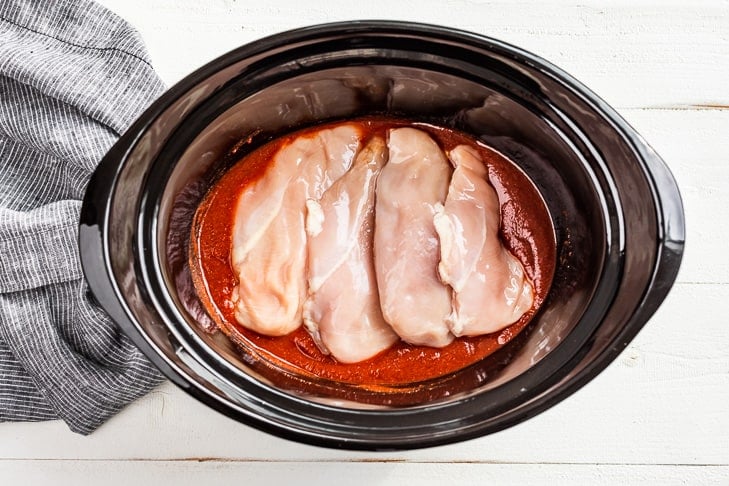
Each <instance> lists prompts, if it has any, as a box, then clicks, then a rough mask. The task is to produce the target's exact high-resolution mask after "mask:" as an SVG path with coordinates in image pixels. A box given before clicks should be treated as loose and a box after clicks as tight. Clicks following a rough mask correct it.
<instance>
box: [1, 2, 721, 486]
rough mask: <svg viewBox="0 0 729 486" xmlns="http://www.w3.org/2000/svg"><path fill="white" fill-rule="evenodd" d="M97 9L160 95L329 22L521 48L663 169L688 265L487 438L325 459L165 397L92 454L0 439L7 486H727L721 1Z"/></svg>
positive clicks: (94, 438) (114, 428)
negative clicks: (562, 394) (585, 372)
mask: <svg viewBox="0 0 729 486" xmlns="http://www.w3.org/2000/svg"><path fill="white" fill-rule="evenodd" d="M101 3H102V4H104V5H106V6H107V7H109V8H110V9H111V10H113V11H115V12H117V13H118V14H119V15H121V16H122V17H124V18H126V19H127V20H129V21H130V22H131V23H132V24H133V25H134V26H136V27H137V28H138V29H139V30H140V32H141V33H142V36H143V37H144V39H145V41H146V42H147V45H148V48H149V50H150V53H151V56H152V58H153V63H154V65H155V66H156V68H157V69H158V71H159V73H160V75H161V76H162V77H163V79H164V80H165V81H166V82H167V83H169V84H172V83H174V82H175V81H177V80H178V79H180V78H181V77H182V76H184V75H185V74H187V73H188V72H190V71H191V70H193V69H195V68H196V67H198V66H199V65H201V64H203V63H205V62H207V61H209V60H211V59H212V58H214V57H215V56H217V55H220V54H222V53H224V52H226V51H227V50H229V49H232V48H234V47H236V46H238V45H240V44H242V43H245V42H249V41H252V40H255V39H257V38H260V37H262V36H264V35H268V34H273V33H275V32H279V31H281V30H285V29H288V28H293V27H297V26H302V25H308V24H315V23H321V22H327V21H334V20H346V19H355V18H389V19H401V20H417V21H424V22H431V23H440V24H445V25H450V26H454V27H461V28H464V29H468V30H472V31H476V32H480V33H484V34H487V35H491V36H494V37H497V38H500V39H502V40H505V41H508V42H511V43H514V44H517V45H519V46H521V47H524V48H526V49H528V50H531V51H533V52H535V53H538V54H540V55H542V56H544V57H545V58H547V59H548V60H550V61H552V62H554V63H555V64H557V65H559V66H560V67H562V68H564V69H566V70H567V71H568V72H570V73H571V74H573V75H575V76H576V77H577V78H578V79H580V80H581V81H583V82H584V83H585V84H587V85H588V86H589V87H590V88H592V89H593V90H594V91H595V92H597V93H598V94H600V95H601V96H602V97H603V98H605V99H606V100H607V101H608V102H610V103H611V104H613V106H615V107H616V108H618V110H619V111H620V112H621V113H622V114H623V116H624V117H625V118H626V119H627V120H628V121H629V122H630V123H631V124H633V125H634V126H635V127H636V128H637V129H638V131H639V132H640V133H641V134H643V136H644V137H645V138H646V139H647V140H648V141H649V143H651V144H652V145H653V146H654V147H655V148H656V150H657V151H658V152H659V153H660V154H661V155H662V156H663V157H664V159H665V160H666V162H667V163H668V165H669V166H670V167H671V169H672V170H673V172H674V174H675V175H676V178H677V180H678V182H679V185H680V187H681V190H682V194H683V197H684V202H685V205H686V218H687V226H688V246H687V251H686V255H685V258H684V264H683V267H682V269H681V272H680V274H679V278H678V281H679V283H678V284H677V285H676V286H675V287H674V290H673V291H672V293H671V294H670V295H669V298H668V299H667V301H666V303H665V304H664V306H663V307H661V309H659V311H658V313H657V314H656V315H655V317H654V318H653V319H652V320H651V321H650V322H649V323H648V325H647V326H646V328H645V329H644V330H643V331H642V332H641V333H640V334H639V336H638V337H637V338H636V340H635V341H634V342H633V343H632V344H631V345H630V346H629V347H628V349H627V350H626V351H625V352H624V353H623V354H622V355H621V356H620V357H619V358H618V359H617V360H616V361H615V362H614V363H613V364H612V365H611V366H610V367H609V368H608V369H607V370H606V371H605V372H603V373H602V374H601V375H600V376H598V377H597V378H596V379H595V380H593V381H592V382H591V383H590V384H588V385H587V386H586V387H585V388H583V389H582V390H580V391H579V392H578V393H576V394H575V395H574V396H572V397H570V398H569V399H567V400H566V401H564V402H563V403H561V404H559V405H558V406H556V407H554V408H552V409H550V410H549V411H547V412H546V413H543V414H541V415H539V416H537V417H536V418H534V419H532V420H530V421H528V422H526V423H524V424H521V425H519V426H516V427H514V428H512V429H509V430H506V431H503V432H500V433H498V434H494V435H491V436H488V437H484V438H481V439H476V440H473V441H469V442H465V443H462V444H456V445H451V446H445V447H439V448H433V449H426V450H420V451H412V452H399V453H354V452H346V451H335V450H327V449H321V448H315V447H310V446H305V445H300V444H295V443H291V442H288V441H284V440H281V439H278V438H275V437H271V436H269V435H266V434H263V433H261V432H258V431H255V430H253V429H251V428H249V427H246V426H244V425H240V424H237V423H235V422H233V421H232V420H229V419H228V418H226V417H223V416H221V415H219V414H217V413H215V412H212V411H210V410H208V409H206V408H205V407H204V406H202V405H200V404H198V403H197V402H195V401H194V400H193V399H191V398H189V397H187V396H186V395H185V394H184V393H182V392H181V391H179V390H177V389H176V388H174V387H173V386H172V385H170V384H165V385H163V386H162V387H160V388H159V389H158V390H156V391H154V392H153V393H151V394H150V395H149V396H147V397H145V398H143V399H141V400H139V401H137V402H136V403H134V404H132V405H131V406H129V407H128V408H127V409H126V410H124V411H123V412H122V413H121V414H120V415H119V416H117V417H115V418H114V419H112V420H111V421H109V423H107V424H106V425H104V426H103V427H101V429H99V430H98V431H97V432H96V433H94V434H92V435H91V436H89V437H80V436H77V435H74V434H72V433H71V432H69V431H68V430H67V429H66V427H65V426H64V425H63V424H62V423H59V422H49V423H36V424H23V423H21V424H0V481H2V483H3V484H16V483H20V480H21V478H22V479H23V484H81V485H83V484H99V483H103V484H122V483H123V484H129V483H134V482H135V481H140V482H143V483H151V482H153V481H161V482H163V483H166V482H173V481H174V482H175V483H176V484H181V485H182V484H199V483H200V482H201V481H204V480H218V481H223V480H226V481H230V480H238V481H252V484H259V483H264V482H265V483H266V484H272V485H275V484H289V483H293V482H294V481H296V482H299V483H303V484H308V483H311V482H313V481H314V480H317V483H318V484H323V485H326V484H335V483H337V484H338V483H339V482H341V480H342V478H347V482H348V483H351V484H352V485H355V484H382V485H388V484H400V483H402V482H406V481H407V482H410V483H412V484H443V483H444V482H446V481H447V482H448V483H451V482H452V483H454V484H455V483H466V484H537V483H543V482H545V481H547V482H549V481H552V482H557V483H558V484H597V485H601V484H616V483H617V484H621V483H623V484H646V483H652V484H729V413H727V409H728V405H727V404H729V324H727V320H728V319H729V254H728V253H727V252H726V251H725V250H726V248H727V244H726V241H727V240H728V239H729V217H728V216H729V210H727V208H729V160H728V158H729V2H727V1H714V2H708V1H707V2H679V1H667V2H661V1H654V2H632V1H627V0H625V1H610V2H596V1H581V2H575V1H566V0H550V1H545V2H534V3H531V2H507V1H494V2H484V1H478V0H470V1H469V0H441V1H414V0H401V1H399V2H386V1H381V0H369V1H367V2H357V3H354V4H351V3H348V2H333V1H332V2H292V1H283V0H275V1H267V2H245V1H235V0H208V1H206V2H199V1H196V0H157V1H144V0H102V1H101ZM200 459H205V461H202V462H201V461H200ZM114 481H116V482H114Z"/></svg>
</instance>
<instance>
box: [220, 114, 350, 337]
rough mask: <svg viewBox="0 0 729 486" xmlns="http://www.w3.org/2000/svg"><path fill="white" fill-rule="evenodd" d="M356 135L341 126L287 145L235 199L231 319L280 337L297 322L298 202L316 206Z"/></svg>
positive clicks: (301, 239)
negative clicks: (312, 202)
mask: <svg viewBox="0 0 729 486" xmlns="http://www.w3.org/2000/svg"><path fill="white" fill-rule="evenodd" d="M359 139H360V131H359V129H358V128H357V127H356V126H354V125H342V126H339V127H337V128H333V129H329V130H321V131H318V132H316V133H315V134H312V135H305V136H301V137H298V138H296V139H294V140H293V141H292V142H290V143H289V144H288V145H286V146H284V147H283V148H282V149H281V150H279V151H278V152H277V153H276V155H275V156H274V160H273V161H272V163H271V165H270V166H269V167H268V169H267V170H266V173H265V174H264V175H263V177H262V178H261V179H260V180H258V181H257V182H255V183H253V184H251V185H249V186H248V187H247V188H246V190H245V191H244V192H243V193H242V194H241V196H240V198H239V200H238V205H237V207H236V213H235V222H234V223H233V249H232V253H231V264H232V267H233V269H234V270H235V273H236V275H237V277H238V285H236V287H235V289H234V290H233V294H232V300H233V304H234V305H235V318H236V320H237V321H238V322H240V323H241V324H242V325H243V326H245V327H247V328H249V329H252V330H254V331H256V332H259V333H261V334H265V335H269V336H282V335H284V334H288V333H290V332H291V331H293V330H295V329H297V328H298V327H299V326H300V325H301V323H302V307H303V303H304V299H305V298H306V293H307V292H306V289H307V285H306V275H305V267H306V232H305V230H304V218H305V211H306V201H307V199H309V198H313V199H318V198H320V197H321V196H322V194H323V193H324V191H326V189H328V188H329V187H330V186H331V185H332V183H333V182H334V181H336V180H337V179H338V178H340V177H341V176H342V175H343V174H344V173H345V172H346V171H347V170H348V169H349V167H350V166H351V164H352V159H353V158H354V154H355V153H356V152H357V150H358V148H359Z"/></svg>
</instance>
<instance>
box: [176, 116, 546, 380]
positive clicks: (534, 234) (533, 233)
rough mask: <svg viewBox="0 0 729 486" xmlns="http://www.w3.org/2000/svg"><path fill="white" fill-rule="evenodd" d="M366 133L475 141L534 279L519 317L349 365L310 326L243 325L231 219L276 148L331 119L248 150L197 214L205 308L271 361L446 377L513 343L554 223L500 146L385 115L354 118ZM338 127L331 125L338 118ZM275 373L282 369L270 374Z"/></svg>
mask: <svg viewBox="0 0 729 486" xmlns="http://www.w3.org/2000/svg"><path fill="white" fill-rule="evenodd" d="M354 122H357V123H359V124H360V126H361V127H362V129H363V133H364V137H363V140H365V141H366V140H367V139H368V138H369V137H371V136H374V135H380V136H385V135H386V132H387V130H388V129H391V128H395V127H400V126H413V127H416V128H419V129H421V130H423V131H426V132H427V133H429V134H430V135H431V137H433V139H434V140H435V141H436V142H437V143H438V144H439V145H440V147H441V149H443V150H446V151H447V150H451V149H453V148H454V147H456V146H457V145H460V144H467V145H471V146H473V147H476V148H477V149H478V150H479V152H480V154H481V157H482V158H483V160H484V163H485V164H486V165H487V167H488V173H489V179H490V182H491V184H492V186H493V187H494V188H495V189H496V192H497V194H498V196H499V204H500V206H501V231H500V237H501V239H502V241H503V243H504V245H505V246H506V247H507V248H508V249H509V250H510V251H511V252H512V253H513V254H514V255H515V256H516V257H517V258H518V259H519V260H520V261H521V263H522V265H523V266H524V269H525V271H526V273H527V275H528V277H529V279H530V280H531V281H532V283H533V284H534V291H535V295H534V305H533V306H532V308H531V309H530V310H529V311H527V312H526V313H525V314H524V315H523V316H522V317H521V319H519V320H518V321H517V322H515V323H514V324H511V325H510V326H508V327H507V328H505V329H503V330H502V331H500V332H496V333H492V334H486V335H482V336H476V337H461V338H456V339H455V340H454V341H453V342H452V343H451V344H449V345H448V346H446V347H444V348H430V347H426V346H414V345H410V344H408V343H405V342H404V341H398V342H397V343H395V344H394V345H393V346H392V347H390V348H389V349H387V350H385V351H383V352H382V353H380V354H378V355H376V356H374V357H373V358H370V359H368V360H365V361H362V362H358V363H353V364H344V363H340V362H337V361H336V360H335V359H334V358H332V357H331V356H328V355H325V354H323V353H322V352H321V351H320V350H319V349H318V348H317V346H316V344H315V343H314V341H313V340H312V338H311V336H309V334H308V333H307V332H306V330H305V329H304V327H303V326H302V327H299V328H298V329H297V330H296V331H294V332H293V333H291V334H288V335H286V336H281V337H269V336H263V335H260V334H258V333H256V332H254V331H251V330H249V329H246V328H245V327H243V326H242V325H240V324H239V323H238V322H237V321H236V319H235V317H234V312H233V303H232V301H231V294H232V291H233V288H234V287H235V285H236V278H237V277H236V275H235V273H234V271H233V268H232V266H231V263H230V254H231V245H232V242H231V238H232V228H233V218H234V216H235V210H236V207H237V201H238V197H239V195H240V193H241V192H242V191H243V189H244V188H245V187H246V186H247V185H248V184H251V183H252V182H254V181H256V180H257V179H258V178H260V177H261V176H262V175H263V174H264V172H265V170H266V168H267V166H268V163H269V162H270V161H271V160H272V159H273V156H274V155H275V154H276V152H277V151H278V150H279V149H280V148H281V147H282V146H283V145H284V144H286V143H288V142H289V141H291V140H292V139H293V138H295V137H298V136H300V135H304V134H306V133H310V132H312V131H316V130H320V129H322V128H326V127H327V126H330V125H320V126H317V127H313V128H309V129H306V130H301V131H298V132H295V133H292V134H290V135H287V136H283V137H279V138H277V139H275V140H273V141H271V142H269V143H267V144H266V145H264V146H262V147H260V148H258V149H256V150H254V151H253V152H251V153H249V154H246V155H245V156H244V157H243V158H242V159H241V160H240V161H239V162H237V163H236V164H235V165H234V166H233V167H232V168H231V169H230V170H229V171H228V172H226V173H225V174H224V175H223V176H222V177H221V178H220V180H219V181H218V182H217V183H216V184H215V185H214V186H213V187H212V188H211V189H210V191H209V192H208V194H207V195H206V197H205V198H204V200H203V202H202V204H201V205H200V207H199V208H198V210H197V212H196V214H195V220H194V224H193V226H192V228H193V229H192V235H191V240H192V241H191V243H192V244H191V251H190V269H191V272H192V277H193V282H194V285H195V288H196V291H197V293H198V296H199V297H200V299H201V301H202V303H203V305H204V307H205V308H206V311H207V313H208V314H209V315H210V317H211V318H212V319H213V321H214V322H215V323H216V325H217V326H218V328H219V329H221V330H222V331H223V332H224V333H225V334H226V335H228V336H229V337H230V338H231V339H232V340H233V341H234V342H235V343H236V344H237V345H238V346H239V348H240V352H241V353H243V354H244V355H245V358H246V361H247V362H249V363H250V362H254V363H255V362H256V361H263V362H265V366H264V368H274V369H279V370H281V371H284V372H288V373H292V374H295V375H303V376H310V377H312V378H319V379H325V380H331V381H334V382H343V383H349V384H353V385H362V386H367V387H375V388H376V387H378V386H388V387H389V386H405V385H410V384H412V383H416V382H422V381H427V380H430V379H433V378H437V377H441V376H444V375H448V374H450V373H453V372H456V371H458V370H460V369H463V368H465V367H467V366H469V365H471V364H473V363H475V362H477V361H479V360H481V359H483V358H485V357H486V356H488V355H490V354H492V353H494V352H495V351H496V350H498V349H499V348H501V347H503V346H504V345H505V344H506V343H508V342H509V341H511V340H512V339H513V338H514V337H515V336H516V335H517V334H518V333H519V332H520V331H522V329H524V327H526V325H527V324H528V323H529V321H530V320H531V318H532V317H533V316H534V314H535V313H536V312H537V310H538V308H539V306H540V305H541V303H542V302H543V301H544V299H545V298H546V295H547V293H548V290H549V285H550V283H551V280H552V276H553V274H554V269H555V261H556V245H555V237H554V230H553V228H552V225H551V218H550V215H549V212H548V210H547V208H546V206H545V204H544V201H543V199H542V197H541V196H540V194H539V192H538V191H537V189H536V187H535V186H534V184H533V183H532V182H531V181H530V180H529V178H528V177H527V176H526V175H525V174H524V173H523V172H522V171H521V170H520V169H519V168H518V167H517V166H516V165H515V164H514V163H513V162H511V161H509V160H508V159H507V158H506V157H504V156H503V155H501V154H500V153H499V152H497V151H495V150H493V149H491V148H489V147H487V146H485V145H483V144H481V143H479V142H477V141H476V140H474V139H473V138H471V137H469V136H467V135H465V134H463V133H461V132H457V131H454V130H452V129H447V128H442V127H437V126H433V125H427V124H421V123H413V122H409V121H401V120H393V119H387V118H365V119H360V120H354ZM331 125H334V124H331ZM269 378H271V379H272V380H274V381H275V376H270V377H269Z"/></svg>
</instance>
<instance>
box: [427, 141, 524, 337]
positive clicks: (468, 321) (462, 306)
mask: <svg viewBox="0 0 729 486" xmlns="http://www.w3.org/2000/svg"><path fill="white" fill-rule="evenodd" d="M449 157H450V159H451V161H452V162H453V165H454V166H455V171H454V172H453V178H452V179H451V183H450V186H449V188H448V197H447V198H446V201H445V205H444V206H443V207H439V208H438V210H437V214H436V215H435V218H434V222H435V229H436V231H437V232H438V236H439V237H440V252H441V257H440V264H439V265H438V272H439V273H440V276H441V278H442V280H443V282H445V283H447V284H448V285H450V286H451V287H452V288H453V313H452V314H451V315H450V316H449V317H448V319H447V321H448V325H449V326H450V329H451V332H452V333H453V334H455V335H456V336H475V335H479V334H487V333H492V332H496V331H500V330H501V329H503V328H505V327H506V326H508V325H509V324H512V323H514V322H515V321H517V320H518V319H519V318H520V317H521V316H522V315H523V314H524V313H525V312H526V311H528V310H529V309H530V308H531V306H532V303H533V301H534V297H533V295H534V294H533V290H532V286H531V284H530V283H529V281H528V279H527V278H526V276H525V275H524V268H523V267H522V265H521V263H520V262H519V260H517V259H516V258H515V257H514V256H513V255H512V254H511V253H509V251H508V250H507V249H506V248H504V246H503V245H502V244H501V240H499V219H500V208H499V199H498V196H497V195H496V191H495V190H494V188H493V187H492V186H491V184H489V182H488V174H487V171H486V166H485V165H484V163H483V161H482V159H481V157H480V155H479V153H478V151H477V150H476V149H474V148H472V147H468V146H466V145H459V146H458V147H456V148H455V149H453V150H452V151H451V152H450V154H449Z"/></svg>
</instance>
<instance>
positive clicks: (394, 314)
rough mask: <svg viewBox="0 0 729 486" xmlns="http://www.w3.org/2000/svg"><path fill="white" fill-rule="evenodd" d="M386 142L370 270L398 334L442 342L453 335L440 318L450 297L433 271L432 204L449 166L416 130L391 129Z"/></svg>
mask: <svg viewBox="0 0 729 486" xmlns="http://www.w3.org/2000/svg"><path fill="white" fill-rule="evenodd" d="M388 148H389V151H390V154H389V161H388V163H387V165H386V166H385V167H384V168H383V169H382V172H381V173H380V177H379V180H378V182H377V192H376V202H375V220H376V224H375V239H374V257H375V273H376V276H377V285H378V289H379V295H380V303H381V306H382V313H383V315H384V317H385V320H386V321H387V323H388V324H390V325H391V326H392V328H393V329H394V330H395V332H396V333H397V334H398V335H399V336H400V337H401V338H402V339H403V340H405V341H407V342H409V343H411V344H418V345H425V346H433V347H442V346H445V345H447V344H448V343H450V342H451V341H452V340H453V334H451V332H450V331H449V329H448V325H447V324H446V322H445V319H446V317H447V316H448V315H449V313H450V311H451V298H450V289H449V288H448V287H446V286H445V285H443V283H442V282H441V281H440V280H439V277H438V274H437V267H438V261H439V260H440V246H439V242H438V236H437V234H436V232H435V226H434V224H433V216H434V215H435V207H436V205H438V204H441V205H442V204H443V202H444V201H445V197H446V194H447V192H448V181H449V179H450V172H451V168H450V165H449V164H448V161H447V159H446V157H445V155H444V154H443V152H442V151H441V149H440V147H438V145H437V144H436V143H435V141H434V140H433V139H432V138H430V136H429V135H428V134H427V133H425V132H423V131H421V130H417V129H414V128H397V129H393V130H390V132H389V140H388Z"/></svg>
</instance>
